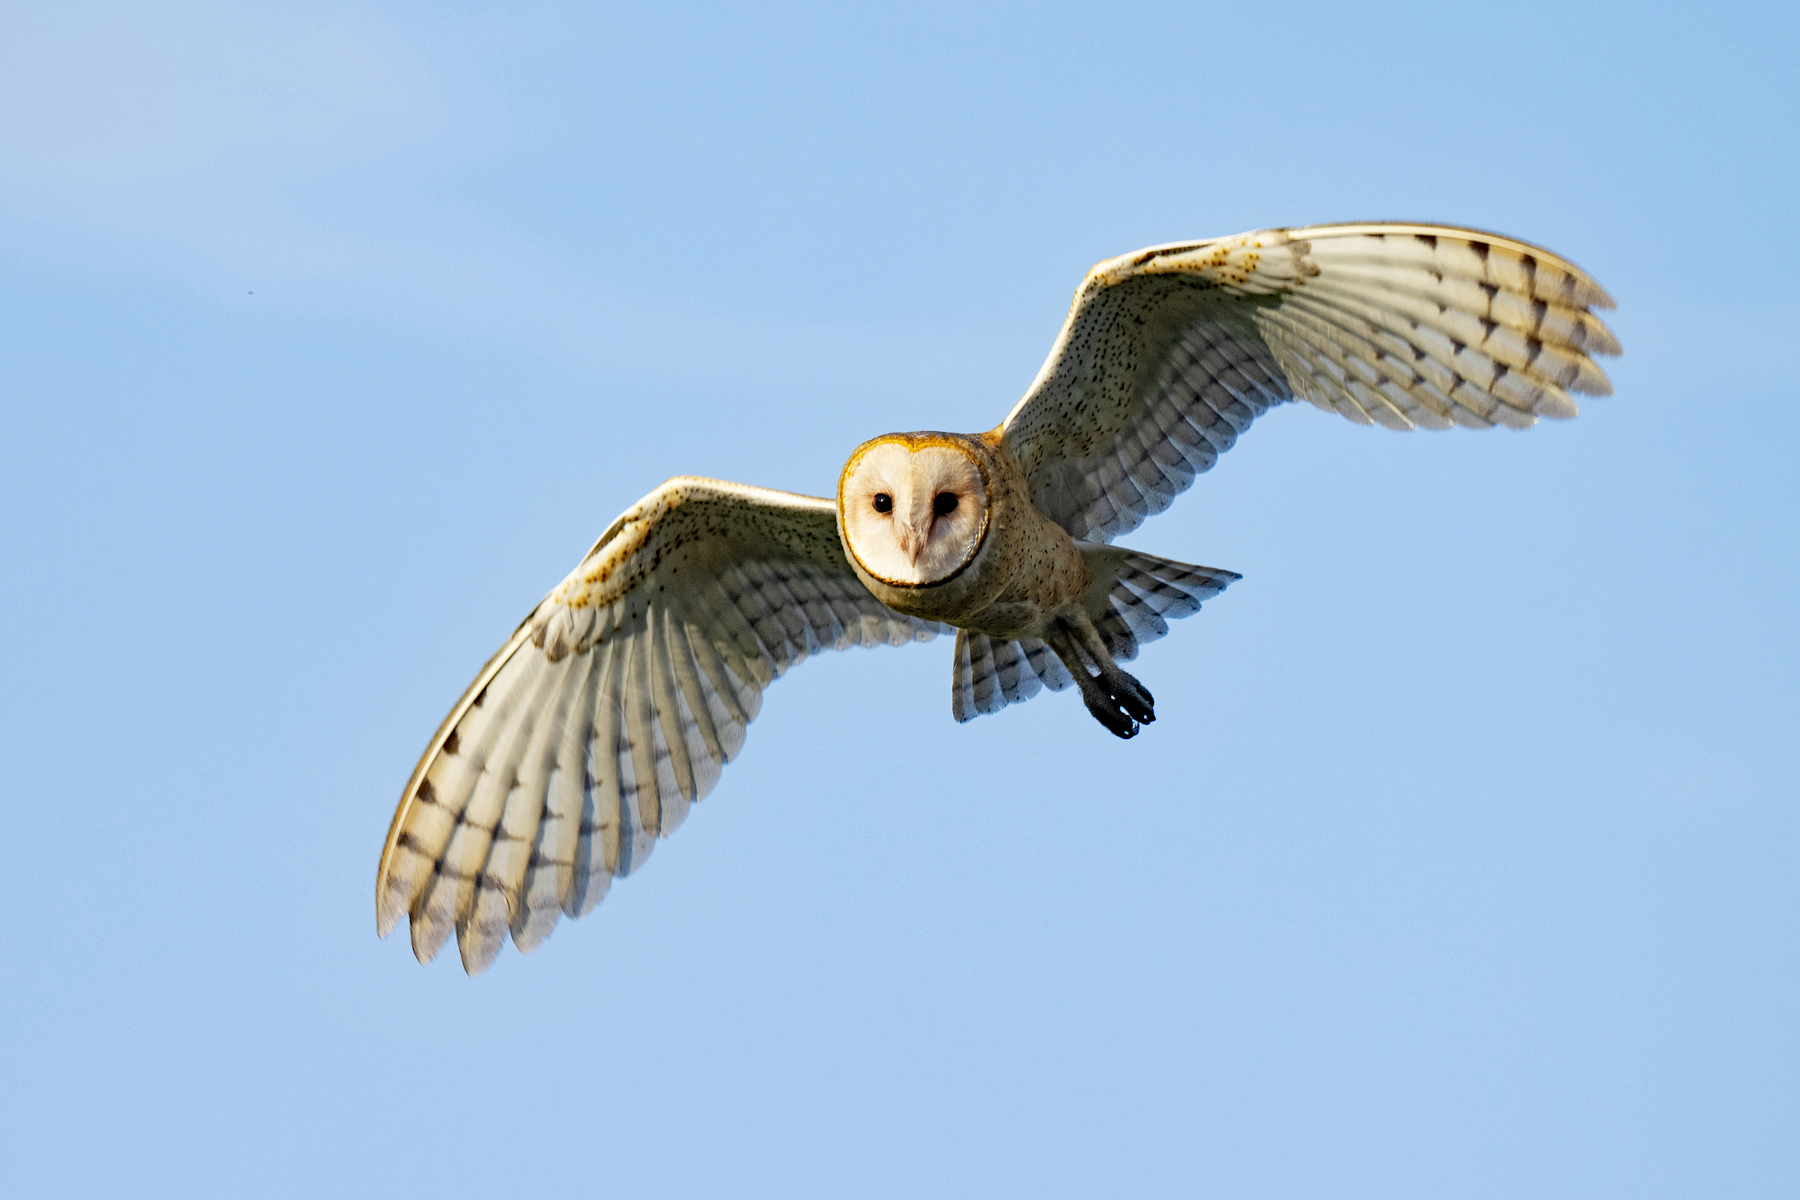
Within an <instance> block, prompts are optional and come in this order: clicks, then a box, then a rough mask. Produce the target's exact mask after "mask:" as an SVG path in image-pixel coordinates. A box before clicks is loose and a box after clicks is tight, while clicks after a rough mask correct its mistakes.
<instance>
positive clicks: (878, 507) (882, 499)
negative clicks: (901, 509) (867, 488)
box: [875, 492, 894, 513]
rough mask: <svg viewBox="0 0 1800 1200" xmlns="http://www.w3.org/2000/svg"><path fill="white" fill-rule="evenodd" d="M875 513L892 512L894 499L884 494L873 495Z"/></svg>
mask: <svg viewBox="0 0 1800 1200" xmlns="http://www.w3.org/2000/svg"><path fill="white" fill-rule="evenodd" d="M875 511H876V512H878V513H884V512H893V511H894V498H893V497H892V496H890V495H888V494H887V493H886V492H876V493H875Z"/></svg>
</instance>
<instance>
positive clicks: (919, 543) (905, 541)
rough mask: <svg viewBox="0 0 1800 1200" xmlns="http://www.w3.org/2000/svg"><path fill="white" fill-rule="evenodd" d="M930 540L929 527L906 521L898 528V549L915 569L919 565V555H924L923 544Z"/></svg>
mask: <svg viewBox="0 0 1800 1200" xmlns="http://www.w3.org/2000/svg"><path fill="white" fill-rule="evenodd" d="M930 540H931V528H930V526H924V527H921V526H919V525H918V524H916V523H914V522H912V521H908V522H906V524H904V525H902V526H901V527H900V549H901V551H902V552H904V553H905V555H906V558H907V561H908V562H910V563H912V565H913V566H915V567H916V566H918V565H919V555H921V554H923V553H925V543H926V542H928V541H930Z"/></svg>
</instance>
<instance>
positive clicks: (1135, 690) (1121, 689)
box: [1100, 670, 1156, 725]
mask: <svg viewBox="0 0 1800 1200" xmlns="http://www.w3.org/2000/svg"><path fill="white" fill-rule="evenodd" d="M1100 684H1101V686H1102V687H1104V688H1105V689H1106V690H1107V691H1108V692H1110V693H1111V694H1112V698H1113V702H1114V703H1115V704H1117V705H1118V706H1119V707H1120V708H1122V709H1124V710H1125V711H1126V712H1127V713H1128V714H1130V715H1131V716H1132V717H1134V718H1136V719H1137V720H1139V721H1142V722H1143V723H1144V724H1146V725H1148V724H1150V723H1151V722H1152V721H1154V720H1156V707H1155V706H1156V698H1155V697H1154V696H1152V695H1151V694H1150V689H1149V688H1147V687H1145V686H1144V685H1143V684H1141V683H1139V682H1138V681H1137V680H1136V679H1135V678H1133V677H1132V676H1130V675H1127V674H1126V673H1125V672H1124V671H1118V670H1114V671H1109V672H1107V673H1106V674H1104V675H1102V676H1101V677H1100Z"/></svg>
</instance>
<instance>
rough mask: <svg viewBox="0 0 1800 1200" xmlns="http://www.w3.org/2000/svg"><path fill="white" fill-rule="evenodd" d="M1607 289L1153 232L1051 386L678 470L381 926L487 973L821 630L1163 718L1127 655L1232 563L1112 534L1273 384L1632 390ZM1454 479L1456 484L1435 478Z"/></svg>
mask: <svg viewBox="0 0 1800 1200" xmlns="http://www.w3.org/2000/svg"><path fill="white" fill-rule="evenodd" d="M1610 307H1612V301H1611V299H1610V298H1609V297H1608V296H1607V295H1606V293H1605V292H1604V291H1603V290H1601V289H1600V287H1599V286H1598V285H1597V284H1595V283H1594V281H1593V280H1592V279H1590V278H1588V277H1587V276H1586V275H1585V274H1584V273H1583V272H1582V271H1581V270H1580V269H1579V268H1577V267H1575V266H1574V265H1573V264H1571V263H1569V262H1567V261H1566V260H1564V259H1561V258H1558V257H1557V256H1556V255H1554V254H1551V253H1550V252H1548V251H1546V250H1542V249H1539V248H1537V247H1535V246H1531V245H1529V244H1527V243H1524V242H1518V241H1514V240H1512V239H1509V238H1503V237H1497V236H1495V235H1492V234H1484V233H1478V232H1476V231H1473V230H1467V229H1455V228H1450V227H1446V226H1435V225H1403V224H1361V225H1326V226H1313V227H1308V228H1303V229H1265V230H1259V231H1256V232H1252V233H1246V234H1241V235H1238V236H1236V237H1228V238H1215V239H1209V240H1206V241H1199V242H1186V243H1178V244H1172V245H1166V246H1153V247H1150V248H1148V249H1145V250H1140V251H1137V252H1136V253H1133V254H1128V255H1121V256H1120V257H1118V258H1114V259H1109V260H1107V261H1105V262H1102V263H1100V264H1099V265H1097V266H1096V267H1094V268H1093V270H1091V271H1089V272H1088V275H1087V277H1086V278H1085V279H1084V280H1083V281H1082V284H1081V286H1080V287H1079V288H1078V289H1077V290H1076V293H1075V302H1074V304H1073V305H1072V306H1071V309H1070V312H1069V315H1068V318H1067V319H1066V320H1065V321H1064V323H1063V326H1062V329H1061V331H1060V333H1059V334H1058V336H1057V339H1056V342H1055V343H1054V345H1053V346H1052V348H1051V351H1050V355H1049V357H1048V359H1047V360H1046V361H1045V362H1044V365H1043V367H1042V368H1041V369H1040V370H1039V372H1038V374H1037V376H1036V378H1035V379H1034V380H1033V381H1032V383H1031V386H1030V387H1029V388H1028V389H1027V391H1026V394H1025V396H1024V398H1023V399H1021V400H1020V401H1019V402H1018V404H1017V405H1016V406H1015V407H1014V408H1013V410H1012V412H1011V413H1010V414H1009V415H1008V416H1007V418H1006V420H1005V421H1004V422H1002V423H1001V424H1000V425H999V426H998V427H997V428H995V429H993V430H990V431H989V432H987V433H981V434H953V433H897V434H889V435H886V436H884V437H878V438H875V439H873V440H872V441H869V442H865V443H863V444H862V445H861V446H859V447H857V448H856V450H855V451H854V452H853V453H852V454H851V455H850V458H849V460H848V461H847V462H846V463H845V465H844V468H843V470H842V471H841V472H840V474H839V477H838V489H837V496H836V497H835V499H825V498H821V497H813V496H803V495H797V494H794V493H789V492H777V491H772V490H769V489H766V488H757V487H749V486H746V485H742V484H735V483H726V482H722V481H720V480H714V479H702V478H697V477H681V478H677V479H672V480H670V481H668V482H667V483H665V484H663V485H662V486H660V487H658V488H657V489H656V490H654V491H653V492H651V494H650V495H648V496H646V497H645V498H644V499H643V500H642V501H640V502H639V503H638V504H637V505H634V506H633V507H632V508H631V509H629V510H628V511H627V512H626V513H625V514H624V515H622V516H621V517H619V518H618V519H617V520H616V521H614V522H613V523H612V525H611V526H609V527H608V528H607V530H606V532H605V533H603V534H602V535H601V537H600V539H599V541H598V542H596V543H595V545H594V547H593V549H592V550H591V551H589V553H588V554H587V556H586V557H585V558H584V559H583V560H582V561H581V562H580V564H579V565H577V567H576V568H575V570H574V571H573V572H572V573H570V575H569V576H568V577H567V578H566V579H565V580H563V582H562V583H561V584H560V585H559V586H558V587H556V588H555V589H553V590H552V591H551V592H550V593H549V594H548V595H547V596H546V597H545V598H544V599H543V601H542V602H540V603H539V604H538V606H537V607H536V609H534V610H533V611H532V613H531V614H530V615H529V616H527V617H526V619H525V621H524V622H523V623H522V624H521V625H520V626H519V627H518V629H517V630H516V631H515V632H514V633H513V636H512V637H511V638H510V639H508V641H507V642H506V643H505V644H504V645H503V646H502V647H501V648H500V650H499V651H498V652H497V653H496V654H495V655H494V657H493V658H492V659H491V660H489V662H488V663H487V665H486V666H485V667H483V668H482V670H481V672H480V673H479V674H478V675H477V676H476V678H475V680H474V682H472V683H471V684H470V685H469V687H468V689H467V690H466V691H465V692H464V694H463V696H462V699H461V700H460V701H458V703H457V704H456V706H455V707H454V708H453V709H452V710H451V712H450V714H449V716H448V717H446V718H445V720H444V722H443V724H442V725H441V726H440V727H439V729H438V732H437V734H436V735H435V736H434V737H433V738H432V740H431V742H430V743H429V745H428V746H427V747H426V751H425V753H424V755H423V756H422V757H421V758H420V760H419V762H418V765H417V766H416V767H415V768H414V770H413V774H412V778H411V779H410V780H409V781H408V783H407V785H406V788H405V790H404V791H403V792H402V795H401V799H400V804H399V806H398V807H397V809H396V810H395V813H394V819H393V822H392V824H391V825H390V826H389V829H388V838H387V843H386V846H385V848H384V850H383V852H382V857H381V865H380V869H379V872H378V875H377V879H376V927H377V930H378V931H379V932H380V933H382V934H383V935H385V934H386V933H387V932H388V931H389V930H390V929H392V928H393V927H394V926H395V925H396V924H397V923H398V922H399V920H400V919H401V918H402V917H406V918H407V919H408V920H409V921H410V925H411V932H412V944H413V952H414V954H415V955H417V956H418V958H419V959H420V960H421V961H428V960H429V959H431V958H432V957H433V956H434V955H435V954H436V953H437V952H438V950H439V949H440V948H441V947H442V946H443V945H444V944H445V942H446V941H447V940H448V938H449V937H450V936H451V934H452V933H454V934H455V936H456V940H457V945H458V948H459V949H460V951H461V954H462V961H463V966H464V968H465V969H466V970H468V971H469V972H470V973H471V974H473V973H476V972H479V971H482V970H484V969H486V967H487V966H488V965H489V964H490V963H491V962H492V961H493V959H494V956H495V955H496V954H497V953H498V952H499V949H500V946H501V945H502V944H503V943H504V942H505V941H506V940H507V939H508V938H509V937H510V939H511V940H512V941H513V943H514V944H515V945H516V946H518V948H519V949H521V950H530V949H532V948H534V947H535V946H537V945H538V944H540V943H541V942H542V941H543V940H544V938H546V937H547V936H549V933H550V931H551V930H552V928H554V927H555V925H556V923H557V921H558V919H559V918H560V917H562V916H571V917H575V916H580V915H582V914H583V913H585V912H587V911H588V910H590V909H591V908H592V907H593V906H594V905H595V904H597V903H598V902H599V901H600V899H601V897H603V896H604V895H605V894H606V891H607V888H608V887H609V886H610V883H611V881H612V880H613V879H615V878H621V877H623V876H625V875H628V874H630V873H631V872H632V871H634V870H636V869H637V868H638V867H640V866H641V865H642V864H643V863H644V861H645V860H646V859H647V858H648V857H649V855H650V853H651V851H652V850H653V849H654V848H655V846H656V845H657V844H658V841H659V839H660V838H662V837H665V836H667V835H668V834H669V833H671V832H673V831H674V829H675V828H677V827H678V826H679V825H680V824H681V823H682V821H683V820H684V819H685V818H686V816H687V813H688V811H689V807H690V805H692V804H693V803H694V802H697V801H698V800H700V799H701V798H702V797H704V796H705V795H706V794H707V792H708V791H710V790H711V788H712V786H713V785H714V783H716V782H717V780H718V778H719V774H720V769H721V767H722V766H723V765H724V764H726V763H728V762H730V761H731V760H732V759H733V758H735V757H736V756H737V754H738V753H739V751H740V750H741V749H742V747H743V745H744V739H745V730H746V727H747V726H748V725H749V723H750V722H751V720H752V719H754V718H755V716H756V714H757V712H758V711H759V709H760V707H761V703H762V695H763V692H764V690H765V689H766V688H767V687H768V686H769V685H770V684H771V683H772V682H773V681H774V680H775V679H777V678H779V677H780V676H781V675H782V674H783V673H785V672H786V671H787V670H788V669H789V668H791V667H793V666H794V665H795V664H797V663H799V662H802V661H804V660H805V659H806V658H807V657H808V656H809V655H811V654H814V653H817V652H819V651H821V650H827V649H844V648H847V647H850V646H876V645H884V644H885V645H895V646H897V645H901V644H904V643H907V642H912V641H924V640H928V639H930V638H932V637H934V636H935V635H937V634H938V633H941V632H948V631H950V630H954V631H955V635H956V645H955V650H954V653H953V656H952V668H951V713H952V715H953V716H954V717H955V719H956V720H957V721H959V722H960V721H968V720H970V719H972V718H974V717H976V716H978V715H982V714H987V713H996V712H999V711H1000V710H1002V709H1004V708H1006V707H1007V706H1008V705H1012V704H1017V703H1020V702H1023V701H1026V700H1030V699H1031V698H1032V697H1034V696H1036V695H1038V694H1039V693H1040V692H1042V691H1043V690H1045V689H1049V690H1052V691H1058V690H1062V689H1065V688H1069V687H1074V688H1076V689H1077V690H1078V691H1079V693H1080V695H1081V698H1082V702H1083V703H1084V704H1085V705H1086V707H1087V709H1088V711H1089V712H1090V713H1092V714H1093V716H1094V717H1095V718H1096V719H1097V720H1098V721H1099V722H1100V723H1101V724H1102V725H1103V726H1104V727H1105V728H1107V729H1108V730H1109V731H1111V732H1112V733H1114V734H1116V735H1118V736H1119V737H1131V736H1134V735H1135V734H1137V733H1138V732H1139V730H1140V728H1141V727H1142V726H1143V725H1145V724H1148V723H1149V722H1151V721H1152V720H1154V719H1155V712H1154V708H1153V701H1152V698H1151V696H1150V693H1149V691H1148V689H1146V688H1145V687H1144V686H1143V685H1142V684H1141V683H1140V682H1139V681H1138V680H1137V679H1135V678H1134V677H1132V676H1131V675H1130V674H1128V673H1126V672H1125V671H1124V670H1123V669H1122V668H1121V667H1120V666H1119V664H1120V662H1123V661H1128V660H1131V659H1133V658H1135V657H1136V655H1137V654H1138V651H1139V649H1140V648H1141V647H1142V646H1143V645H1144V644H1145V643H1148V642H1150V641H1153V640H1155V639H1156V638H1159V637H1162V636H1163V635H1164V634H1166V633H1167V632H1168V631H1169V625H1168V622H1169V621H1171V620H1174V619H1176V618H1179V617H1184V616H1188V615H1190V614H1192V613H1195V612H1197V611H1199V609H1200V605H1201V602H1202V601H1204V600H1208V599H1210V598H1212V597H1214V596H1217V595H1218V594H1219V593H1220V592H1222V591H1223V590H1224V589H1225V588H1226V587H1227V586H1228V585H1229V584H1230V583H1232V582H1233V581H1234V580H1236V579H1237V578H1238V576H1237V575H1236V574H1235V573H1233V572H1231V571H1224V570H1219V569H1217V568H1211V567H1201V566H1194V565H1191V564H1187V563H1180V562H1174V561H1172V560H1169V559H1164V558H1158V557H1156V556H1154V555H1150V554H1145V553H1141V552H1139V551H1136V550H1129V549H1126V548H1125V547H1122V546H1118V545H1115V544H1112V543H1113V541H1114V539H1115V538H1118V537H1120V536H1122V535H1124V534H1126V533H1129V532H1130V531H1131V530H1133V529H1135V528H1136V527H1137V526H1138V525H1139V524H1141V523H1142V522H1143V521H1144V520H1145V519H1146V518H1147V517H1149V516H1151V515H1153V514H1155V513H1159V512H1161V511H1162V510H1163V509H1165V508H1167V507H1168V506H1169V504H1170V503H1171V502H1172V501H1173V500H1174V498H1175V497H1176V496H1177V495H1179V494H1180V493H1181V492H1183V491H1184V490H1186V489H1187V488H1188V487H1189V486H1190V485H1191V484H1192V483H1193V482H1194V480H1195V478H1196V476H1198V475H1199V474H1201V473H1203V472H1205V471H1207V470H1210V469H1211V468H1212V466H1213V465H1214V464H1215V462H1216V461H1217V460H1218V457H1219V456H1220V455H1221V454H1223V453H1225V452H1226V451H1227V450H1229V449H1230V448H1231V447H1232V446H1233V445H1234V444H1235V443H1236V440H1237V439H1238V438H1239V437H1240V436H1242V435H1243V434H1244V433H1245V432H1246V431H1247V430H1248V429H1249V428H1250V426H1251V424H1252V423H1253V422H1254V421H1255V420H1256V419H1257V418H1258V417H1260V416H1261V415H1262V414H1263V413H1265V412H1267V411H1268V410H1269V409H1270V408H1272V407H1274V406H1276V405H1280V404H1285V403H1289V402H1292V401H1299V400H1304V401H1306V402H1308V403H1310V404H1312V405H1314V406H1316V407H1318V408H1321V409H1324V410H1326V411H1328V412H1335V413H1337V414H1339V415H1341V416H1343V417H1345V418H1347V419H1348V420H1350V421H1353V422H1356V423H1358V424H1362V425H1382V426H1386V427H1388V428H1390V429H1396V430H1409V429H1414V428H1423V429H1448V428H1451V427H1452V426H1464V427H1473V428H1490V427H1493V426H1496V425H1502V426H1509V427H1512V428H1516V429H1523V428H1527V427H1529V426H1531V425H1533V424H1534V423H1535V422H1536V421H1537V420H1538V419H1539V418H1540V417H1555V418H1567V417H1572V416H1574V415H1575V411H1576V409H1575V404H1574V401H1573V399H1572V398H1571V396H1570V393H1571V392H1587V393H1592V394H1602V395H1603V394H1606V393H1608V392H1609V391H1610V390H1611V385H1610V384H1609V383H1608V382H1607V380H1606V377H1605V375H1604V374H1603V373H1602V372H1601V370H1600V369H1599V367H1598V366H1597V365H1596V364H1595V363H1594V361H1593V356H1594V355H1602V354H1617V353H1618V352H1619V346H1618V342H1617V341H1616V340H1615V339H1614V338H1613V335H1612V333H1611V331H1610V330H1608V329H1607V328H1606V326H1605V324H1604V323H1603V322H1602V321H1601V320H1600V319H1599V317H1597V316H1596V315H1594V313H1593V311H1592V310H1593V309H1596V308H1610ZM1418 503H1419V504H1420V505H1422V506H1430V507H1432V508H1434V509H1436V508H1442V507H1443V506H1445V505H1446V504H1450V503H1454V499H1453V498H1447V497H1442V496H1435V495H1434V496H1421V497H1419V498H1418Z"/></svg>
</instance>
